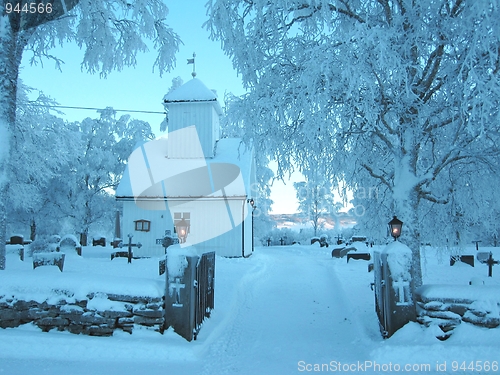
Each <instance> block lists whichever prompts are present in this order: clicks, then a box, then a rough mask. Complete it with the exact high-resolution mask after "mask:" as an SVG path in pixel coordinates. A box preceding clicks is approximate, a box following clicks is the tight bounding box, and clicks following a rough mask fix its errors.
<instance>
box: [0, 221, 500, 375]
mask: <svg viewBox="0 0 500 375" xmlns="http://www.w3.org/2000/svg"><path fill="white" fill-rule="evenodd" d="M399 230H401V229H399ZM56 239H60V241H59V242H58V243H55V242H54V241H55V240H56ZM51 241H52V242H51ZM11 242H12V239H11ZM14 242H16V241H15V240H14ZM128 242H130V243H131V244H133V243H134V239H133V238H130V241H126V242H125V244H124V245H123V247H122V249H123V250H125V249H127V245H128ZM33 244H34V245H35V247H36V246H37V244H36V243H35V242H34V243H33ZM31 245H32V244H25V245H23V246H24V250H25V254H26V255H25V257H24V260H23V259H21V257H20V256H19V251H18V246H20V245H18V244H17V245H11V244H9V245H8V246H7V248H8V254H7V264H8V267H7V269H6V270H5V271H4V272H2V273H1V274H0V277H1V280H0V281H1V282H0V327H2V329H0V338H1V340H0V341H1V342H12V340H11V339H10V338H11V337H12V338H13V337H17V336H18V335H21V334H23V332H24V331H25V330H26V329H27V327H33V328H36V329H37V330H38V331H39V332H40V334H41V335H42V336H39V335H38V334H37V335H36V336H33V337H34V338H35V337H36V343H35V342H33V343H32V344H33V345H34V347H38V348H39V349H38V350H40V351H41V353H44V350H43V349H42V348H41V347H40V345H43V342H44V341H45V340H56V341H55V344H53V345H56V346H58V345H64V342H65V340H67V338H65V337H66V336H54V335H56V332H67V333H68V334H73V335H72V336H74V337H77V338H78V339H77V340H78V342H80V340H85V339H84V337H96V338H99V337H100V336H101V337H102V336H104V337H111V338H113V339H114V341H113V342H112V343H111V347H110V349H107V348H105V347H104V346H107V345H108V344H104V343H103V344H100V343H98V342H96V343H94V345H96V348H99V349H98V350H100V351H103V352H104V353H109V355H111V352H110V350H111V348H119V347H120V345H122V344H121V343H122V342H129V343H132V342H135V341H134V340H144V338H145V337H147V341H146V343H145V344H144V343H143V344H142V345H146V347H147V348H150V350H152V351H154V350H161V351H162V352H163V351H164V350H168V353H171V354H166V355H165V356H164V358H163V359H162V360H161V361H160V362H161V363H168V364H169V366H173V368H175V366H176V364H175V363H177V362H175V361H174V358H175V357H176V356H181V358H188V357H189V358H193V357H192V356H195V357H196V355H195V354H194V353H198V352H199V351H202V352H204V351H210V350H211V349H209V348H211V347H212V345H215V346H214V348H218V347H220V346H221V345H225V346H224V347H225V348H226V349H224V350H225V351H228V352H229V353H233V352H234V351H237V350H238V349H237V348H238V346H237V345H236V344H232V342H233V341H231V340H237V341H239V340H243V341H245V340H252V341H253V342H255V343H256V344H258V345H261V346H262V348H263V350H264V349H265V348H266V347H268V344H267V340H268V339H263V340H265V341H259V339H258V338H256V336H255V334H256V333H255V330H254V329H253V328H252V327H256V326H260V325H262V324H264V326H263V327H262V328H263V331H260V332H261V333H260V334H259V335H258V337H260V336H261V335H262V334H264V336H265V337H267V333H266V332H269V334H272V332H278V331H276V330H277V329H279V330H280V331H279V332H281V333H280V335H282V334H285V332H288V333H286V335H289V334H293V333H292V332H293V331H297V333H296V334H297V335H305V337H306V339H304V340H305V341H304V343H303V345H299V346H297V347H296V346H295V344H293V342H288V341H286V340H285V341H283V342H282V345H283V346H284V347H286V348H289V349H288V351H290V353H295V354H294V356H297V355H298V353H299V352H297V350H298V348H299V347H300V348H305V347H306V346H307V347H309V346H311V349H310V350H311V353H312V351H315V353H324V354H321V356H323V355H325V354H326V353H327V352H329V350H328V348H329V347H330V348H336V352H339V353H344V354H342V355H343V356H347V357H349V356H348V355H347V354H346V353H347V352H345V351H344V350H343V349H340V348H341V345H347V347H351V345H352V343H350V341H351V340H350V339H348V338H347V337H346V336H343V335H349V334H350V333H349V332H351V331H352V332H358V333H356V334H355V336H356V337H357V340H361V342H362V343H363V346H366V347H367V348H370V349H369V350H368V352H365V351H361V353H365V354H363V355H365V356H366V357H367V358H372V359H378V360H382V359H384V358H385V359H387V358H391V354H390V353H392V352H393V351H394V350H396V348H397V350H399V352H398V353H399V354H398V360H400V361H402V360H404V358H406V357H405V356H408V357H407V360H408V361H409V360H410V359H411V358H413V357H410V355H414V351H415V350H417V349H416V348H418V350H419V351H421V353H422V354H421V355H419V357H418V358H421V359H423V358H424V357H426V356H427V358H429V356H430V358H432V359H433V360H437V359H436V358H438V357H436V354H435V353H432V354H431V352H433V350H432V349H431V348H432V347H436V345H444V346H442V347H440V349H439V350H440V351H441V352H442V355H443V356H444V358H449V359H450V360H451V358H452V357H453V355H454V354H453V353H455V352H454V349H453V348H455V347H456V345H457V344H460V345H464V346H465V347H467V350H469V351H470V352H471V353H472V355H473V356H477V353H479V352H481V353H486V354H485V355H486V356H488V355H489V356H490V357H491V356H492V353H493V352H494V351H495V350H497V349H498V347H500V342H498V343H497V344H495V342H496V341H495V340H494V339H492V337H496V336H498V329H500V328H499V325H500V315H499V306H500V293H499V290H500V288H499V285H500V279H499V276H498V275H500V273H498V272H497V273H495V270H496V269H495V267H496V265H495V264H493V263H491V262H490V263H491V264H492V265H491V266H489V265H488V261H487V260H488V259H489V253H490V252H491V253H492V259H496V258H500V256H499V255H500V249H498V248H484V247H480V248H479V250H477V251H476V250H475V248H474V247H473V246H471V247H470V248H467V249H464V251H465V252H466V253H475V255H476V258H477V259H476V261H475V263H474V266H472V265H470V264H469V263H468V262H463V261H456V262H455V263H454V264H453V265H450V262H449V260H450V250H449V249H437V248H432V247H424V248H423V251H422V260H423V263H424V276H425V277H424V286H423V287H421V288H419V289H417V293H416V294H415V295H414V296H412V295H411V293H410V290H411V288H410V283H411V282H412V281H411V278H409V275H408V272H406V271H405V269H406V268H405V267H406V266H405V265H404V264H405V263H404V262H405V261H404V260H405V259H406V260H407V259H408V253H407V251H408V250H405V249H407V247H406V245H404V244H403V243H401V242H400V241H393V242H389V244H388V245H379V244H375V245H374V246H366V244H364V243H363V244H362V245H363V246H365V247H364V248H363V247H361V246H360V245H359V244H358V245H356V247H357V250H353V249H350V250H349V251H348V252H347V253H345V254H343V256H342V257H333V258H332V256H331V250H330V249H331V248H332V247H329V248H327V247H322V246H321V244H320V242H315V243H313V244H312V245H300V244H295V245H283V246H282V245H278V246H270V247H268V246H263V247H257V248H256V250H255V254H254V255H253V256H252V257H250V258H248V259H246V258H225V257H221V256H217V255H216V254H213V253H212V254H206V255H203V256H201V255H200V254H198V252H197V250H196V248H195V247H192V246H189V247H185V248H181V247H180V245H179V244H177V245H171V246H169V247H168V248H167V249H166V250H167V257H166V258H164V257H160V258H158V257H151V258H143V257H138V258H137V259H136V258H133V260H132V262H131V263H129V262H128V258H127V257H116V258H114V259H111V255H112V254H113V253H114V252H116V250H117V249H115V248H113V247H112V246H111V245H108V246H106V247H103V246H101V245H100V244H97V245H96V246H83V247H82V248H81V250H79V251H77V250H76V248H78V247H79V246H78V245H79V243H77V241H74V239H73V238H72V236H63V237H59V238H56V237H52V238H50V239H49V241H47V242H46V246H48V247H49V248H50V249H52V250H53V251H52V252H49V254H65V259H64V267H63V269H62V270H61V269H60V268H59V267H58V265H57V264H55V263H54V264H52V263H51V262H48V261H47V262H45V263H44V264H41V265H39V266H36V267H34V263H33V262H34V261H35V259H36V256H37V252H34V253H33V252H32V251H30V249H29V248H30V246H31ZM16 246H17V247H16ZM333 246H337V245H333ZM350 246H351V245H347V246H346V247H347V249H349V247H350ZM133 250H134V248H133V247H132V248H131V253H132V255H133ZM360 251H364V253H366V254H369V255H370V258H369V259H365V258H363V257H358V258H351V259H350V260H349V262H347V261H346V258H347V256H348V255H349V254H351V253H354V254H356V253H360ZM485 253H486V254H487V256H486V255H485ZM29 254H32V255H31V256H30V255H29ZM38 254H40V253H38ZM41 254H43V253H41ZM360 254H362V253H360ZM127 255H128V249H127ZM206 256H208V258H207V260H206V261H205V260H203V261H202V260H201V258H203V257H206ZM45 257H46V258H47V256H45ZM401 257H402V260H401V259H400V258H401ZM395 259H396V260H395ZM398 259H399V260H398ZM162 260H164V262H163V263H164V267H165V270H164V271H165V272H164V273H163V274H160V272H159V269H158V265H159V263H160V262H161V261H162ZM201 262H208V263H207V266H206V267H204V268H203V270H202V269H198V268H197V267H196V266H197V265H199V264H201ZM215 263H217V267H215ZM291 265H292V266H293V268H291V269H290V266H291ZM367 265H372V267H371V270H368V271H367ZM193 266H195V267H193ZM318 267H319V268H318ZM490 267H491V268H492V269H493V272H492V276H491V277H489V276H488V275H489V268H490ZM290 272H291V273H290ZM320 275H323V276H320ZM325 277H326V278H327V279H328V280H330V282H328V283H326V284H324V282H320V280H327V279H324V278H325ZM278 280H281V281H285V280H286V282H285V283H281V282H278ZM316 280H317V281H316ZM332 283H333V284H332ZM201 284H203V285H201ZM370 284H371V287H370ZM384 285H386V286H390V285H393V287H385V286H384ZM269 288H271V289H269ZM276 288H279V289H276ZM190 290H191V291H195V290H204V291H205V292H204V293H208V294H207V295H209V298H208V299H207V298H201V299H200V296H199V295H198V294H197V293H191V294H190V293H189V291H190ZM276 290H280V292H279V294H275V291H276ZM257 291H259V292H258V293H257ZM256 293H257V294H256ZM304 298H305V301H308V302H307V303H306V304H305V305H304V306H299V305H297V299H298V300H303V299H304ZM413 301H414V302H415V303H413ZM276 303H277V304H278V305H275V304H276ZM318 303H319V304H320V305H318ZM197 304H200V307H198V308H195V306H196V305H197ZM247 311H248V313H247ZM284 311H287V312H288V313H289V314H290V313H292V316H294V317H295V318H293V319H297V322H301V323H300V325H299V326H297V327H295V329H294V330H293V331H289V330H288V329H285V331H283V329H284V327H282V324H281V323H279V321H280V318H279V317H280V315H281V314H282V313H283V312H284ZM395 312H396V313H395ZM262 314H265V316H266V319H265V322H268V323H263V322H264V321H262ZM304 319H306V321H307V320H308V319H313V320H311V322H314V321H316V320H317V323H320V324H319V326H318V328H319V327H323V328H322V330H325V329H326V330H327V332H330V333H328V334H327V335H326V337H325V338H324V339H320V340H319V342H318V344H317V345H316V344H314V345H312V344H311V342H312V341H307V340H308V339H307V337H308V335H312V336H311V337H319V336H318V335H319V332H317V329H316V328H315V327H316V323H311V324H313V325H312V326H310V327H311V328H309V329H312V331H310V332H308V331H307V330H308V327H309V326H308V324H305V321H304ZM318 319H319V320H318ZM242 322H245V323H243V324H242ZM279 327H281V328H279ZM418 327H420V328H418ZM473 327H475V328H473ZM226 330H228V331H227V332H226ZM353 330H354V331H353ZM471 330H472V331H471ZM257 332H259V331H257ZM471 332H473V336H474V337H476V338H471V336H470V335H471ZM490 332H491V333H490ZM123 335H127V336H129V337H130V339H125V337H126V336H123ZM144 335H146V336H144ZM339 335H340V336H339ZM492 335H493V336H492ZM495 335H496V336H495ZM134 337H135V338H134ZM155 337H156V338H155ZM230 337H232V339H230ZM277 337H281V336H277ZM335 337H338V338H335ZM342 337H343V338H342ZM160 338H161V343H162V344H160V341H157V340H158V339H160ZM87 340H88V339H87ZM100 340H103V338H100ZM123 340H126V341H123ZM130 340H132V341H130ZM228 340H229V341H228ZM254 340H257V341H254ZM279 340H280V341H281V340H282V339H279ZM315 340H316V339H315ZM415 340H417V342H419V344H416V341H415ZM433 340H434V341H433ZM492 340H493V341H492ZM497 341H498V340H497ZM58 342H60V343H58ZM137 342H138V341H137ZM225 342H226V343H227V344H223V343H225ZM420 342H425V343H426V344H425V345H426V346H427V348H422V346H421V345H420ZM481 342H482V343H484V344H485V345H486V344H487V345H488V349H487V348H486V347H485V346H484V345H483V344H481ZM82 343H83V341H82ZM341 343H343V344H341ZM383 343H387V344H383ZM438 343H442V344H438ZM448 343H450V344H448ZM158 345H161V347H163V348H164V349H160V347H159V346H158ZM304 345H306V346H304ZM416 345H417V346H416ZM15 347H16V345H15V344H14V346H13V347H12V348H7V347H5V346H4V345H2V344H0V350H2V351H4V353H7V354H8V353H11V354H10V355H13V356H14V357H16V356H19V354H17V355H14V354H12V353H13V351H14V350H15ZM402 348H403V349H402ZM471 348H472V349H471ZM255 350H257V349H252V350H250V353H252V352H255ZM267 350H270V351H273V350H274V349H272V347H270V348H269V349H267ZM448 350H450V351H449V352H448ZM96 351H97V349H96ZM288 351H287V352H288ZM85 353H86V354H85V355H88V356H90V358H93V356H94V357H95V356H97V352H96V353H94V352H93V351H88V350H85ZM165 353H166V352H165ZM474 353H476V354H474ZM42 355H45V354H42ZM113 355H114V354H113ZM221 355H222V354H217V355H216V356H215V358H219V357H220V356H221ZM249 355H250V354H249ZM283 355H284V354H283V353H282V354H279V353H278V352H277V353H276V356H277V357H276V358H281V361H282V360H284V359H286V358H288V360H291V358H292V357H293V356H292V355H291V354H289V355H288V356H287V355H285V357H283ZM141 356H142V357H141V360H143V359H144V358H149V357H148V355H144V354H141ZM224 356H225V355H224ZM243 357H245V355H243ZM96 358H97V357H96ZM117 358H122V357H121V356H120V355H118V357H117ZM132 358H134V357H133V356H132ZM202 358H205V359H203V360H201V362H199V360H198V359H190V360H188V361H187V364H184V365H183V367H179V368H182V369H185V368H186V366H187V368H191V367H192V368H193V369H199V368H200V367H199V366H201V367H203V366H216V362H215V359H214V360H211V359H209V357H204V356H203V357H202ZM222 358H225V357H222ZM245 358H246V357H245ZM293 358H295V357H293ZM122 360H125V359H122ZM95 361H96V363H99V360H98V359H96V360H95ZM125 361H126V360H125ZM172 361H174V362H172ZM272 362H273V361H271V363H272ZM202 364H203V365H202ZM214 368H215V367H214ZM217 368H218V367H217ZM158 373H159V372H158Z"/></svg>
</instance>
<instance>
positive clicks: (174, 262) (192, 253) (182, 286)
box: [165, 245, 199, 341]
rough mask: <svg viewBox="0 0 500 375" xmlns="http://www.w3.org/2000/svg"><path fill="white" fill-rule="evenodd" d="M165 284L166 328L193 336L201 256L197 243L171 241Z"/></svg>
mask: <svg viewBox="0 0 500 375" xmlns="http://www.w3.org/2000/svg"><path fill="white" fill-rule="evenodd" d="M166 259H167V262H166V263H167V267H166V272H165V274H166V285H165V329H167V328H169V327H173V328H174V331H175V332H176V333H178V334H179V335H180V336H182V337H184V338H185V339H186V340H187V341H191V340H192V339H193V333H194V328H195V327H194V316H195V305H196V303H195V302H196V266H197V264H198V259H199V256H198V255H197V254H196V250H195V249H194V247H192V246H190V247H186V248H181V247H180V245H172V246H170V247H169V248H168V249H167V256H166Z"/></svg>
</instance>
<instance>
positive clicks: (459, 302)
mask: <svg viewBox="0 0 500 375" xmlns="http://www.w3.org/2000/svg"><path fill="white" fill-rule="evenodd" d="M415 299H416V301H417V315H418V316H417V321H418V322H420V323H421V324H424V325H425V326H427V327H429V326H432V325H434V326H438V327H439V328H440V331H439V332H438V335H437V337H438V338H439V339H441V340H445V339H447V338H448V337H450V335H451V334H452V332H453V329H454V328H455V327H456V326H458V325H459V324H461V323H462V322H466V323H472V324H475V325H478V326H482V327H487V328H496V327H499V326H500V314H499V311H500V289H499V288H498V286H494V285H491V286H490V285H423V286H421V287H420V288H418V289H417V290H416V292H415Z"/></svg>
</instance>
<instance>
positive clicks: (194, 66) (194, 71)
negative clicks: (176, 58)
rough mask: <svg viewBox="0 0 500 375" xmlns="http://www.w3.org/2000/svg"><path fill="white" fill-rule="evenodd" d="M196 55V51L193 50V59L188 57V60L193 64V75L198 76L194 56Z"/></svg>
mask: <svg viewBox="0 0 500 375" xmlns="http://www.w3.org/2000/svg"><path fill="white" fill-rule="evenodd" d="M195 57H196V53H194V52H193V58H192V59H187V61H188V65H189V64H193V73H191V75H192V76H193V78H194V77H196V64H195V62H194V58H195Z"/></svg>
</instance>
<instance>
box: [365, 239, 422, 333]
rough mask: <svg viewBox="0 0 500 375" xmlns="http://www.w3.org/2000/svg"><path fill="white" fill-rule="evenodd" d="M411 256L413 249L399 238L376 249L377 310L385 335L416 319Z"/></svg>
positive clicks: (375, 282) (375, 281) (381, 328)
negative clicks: (380, 248)
mask: <svg viewBox="0 0 500 375" xmlns="http://www.w3.org/2000/svg"><path fill="white" fill-rule="evenodd" d="M411 259H412V253H411V250H410V248H409V247H408V246H406V245H404V244H402V243H401V242H399V241H394V242H392V243H391V244H389V245H387V246H386V247H385V248H384V249H383V250H382V251H375V252H374V264H373V266H374V269H373V270H374V286H375V310H376V312H377V315H378V319H379V325H380V331H381V333H382V336H383V337H384V338H388V337H391V336H392V335H393V334H394V333H395V332H396V331H397V330H398V329H400V328H401V327H403V326H404V325H405V324H406V323H408V322H410V321H415V319H416V310H415V300H414V298H413V294H412V290H414V288H413V278H412V277H411Z"/></svg>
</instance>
